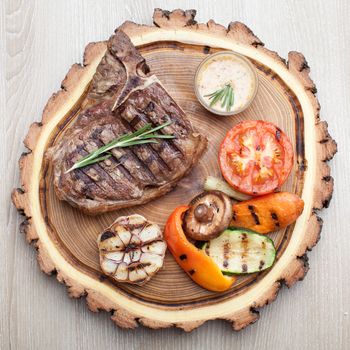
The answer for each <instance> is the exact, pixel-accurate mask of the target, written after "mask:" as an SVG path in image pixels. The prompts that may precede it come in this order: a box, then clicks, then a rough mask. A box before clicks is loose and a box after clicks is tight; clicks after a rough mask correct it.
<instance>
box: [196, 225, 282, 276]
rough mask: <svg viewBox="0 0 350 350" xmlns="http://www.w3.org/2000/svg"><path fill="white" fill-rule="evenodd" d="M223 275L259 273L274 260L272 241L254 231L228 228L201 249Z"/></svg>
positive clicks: (274, 251) (274, 252) (274, 250)
mask: <svg viewBox="0 0 350 350" xmlns="http://www.w3.org/2000/svg"><path fill="white" fill-rule="evenodd" d="M202 249H203V250H204V251H205V252H206V254H207V255H209V256H210V257H211V258H212V259H213V260H214V261H215V263H216V264H217V265H218V266H219V267H220V269H221V271H222V272H223V273H224V274H228V275H230V274H246V273H254V272H260V271H263V270H266V269H268V268H269V267H271V266H272V265H273V263H274V261H275V258H276V249H275V246H274V244H273V241H272V240H271V239H270V238H269V237H267V236H263V235H261V234H259V233H256V232H254V231H250V230H246V229H238V228H237V229H236V228H233V229H232V228H230V229H227V230H225V231H224V232H223V233H222V234H221V235H220V236H219V237H217V238H215V239H213V240H211V241H209V242H207V243H206V244H205V245H204V246H203V248H202Z"/></svg>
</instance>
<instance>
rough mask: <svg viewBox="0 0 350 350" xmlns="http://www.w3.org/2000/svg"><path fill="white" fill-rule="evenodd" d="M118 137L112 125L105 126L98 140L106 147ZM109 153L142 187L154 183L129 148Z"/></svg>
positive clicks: (150, 174) (147, 170)
mask: <svg viewBox="0 0 350 350" xmlns="http://www.w3.org/2000/svg"><path fill="white" fill-rule="evenodd" d="M118 136H120V135H117V134H116V133H115V132H114V130H113V127H112V125H107V126H106V127H105V128H104V130H103V131H102V132H101V134H100V136H99V140H100V141H101V142H102V143H103V144H104V145H106V144H108V143H109V142H111V141H112V140H113V139H115V138H117V137H118ZM110 152H111V153H112V155H113V157H114V158H115V159H117V160H118V162H119V163H121V164H122V165H123V167H124V168H125V169H126V170H127V171H128V172H129V173H130V175H131V176H132V177H134V178H136V179H138V180H139V181H140V182H141V183H143V184H144V185H149V184H152V183H155V182H156V178H155V177H154V175H153V174H152V172H151V171H150V170H149V169H148V168H147V167H144V166H143V165H142V163H141V162H140V160H139V159H138V158H137V156H136V155H135V154H134V153H133V152H132V150H131V149H130V148H113V149H111V150H110Z"/></svg>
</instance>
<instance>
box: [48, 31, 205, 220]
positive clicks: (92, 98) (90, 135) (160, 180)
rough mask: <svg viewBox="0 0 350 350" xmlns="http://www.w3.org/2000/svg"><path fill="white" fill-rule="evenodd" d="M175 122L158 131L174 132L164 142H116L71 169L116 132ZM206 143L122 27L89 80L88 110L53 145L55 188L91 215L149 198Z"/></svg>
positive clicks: (188, 166) (183, 170)
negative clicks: (102, 155) (99, 157)
mask: <svg viewBox="0 0 350 350" xmlns="http://www.w3.org/2000/svg"><path fill="white" fill-rule="evenodd" d="M168 120H170V121H171V122H172V123H171V124H170V125H169V126H166V127H164V128H163V129H161V130H160V131H159V132H161V133H164V134H171V135H174V136H175V138H174V139H161V140H158V141H159V143H158V144H144V145H138V146H132V147H128V148H114V149H113V150H112V151H111V153H112V156H111V157H110V158H108V159H106V160H104V161H102V162H100V163H95V164H93V165H89V166H86V167H83V168H79V169H75V170H73V171H71V172H68V173H66V171H67V169H69V168H70V167H71V166H72V165H73V164H74V163H75V162H76V161H78V160H80V159H81V158H82V157H83V156H85V155H87V154H89V153H90V152H92V151H94V150H96V149H97V148H99V147H101V146H103V145H105V144H107V143H109V142H110V141H112V140H113V139H115V138H116V137H118V136H120V135H123V134H125V133H128V132H132V131H135V130H137V129H140V128H141V127H143V126H144V125H145V124H147V123H151V124H152V126H153V127H156V126H158V125H161V124H164V123H165V122H166V121H168ZM206 145H207V141H206V138H205V137H203V136H202V135H200V134H198V133H195V132H194V130H193V128H192V126H191V123H190V121H189V120H188V118H187V117H186V115H185V113H184V111H183V110H182V109H181V108H180V107H179V106H178V105H177V103H176V102H175V101H174V100H173V99H172V98H171V96H170V95H169V94H168V92H167V91H166V90H165V89H164V87H163V86H162V84H161V83H160V81H159V80H158V79H157V77H156V76H154V75H150V74H149V68H148V66H147V64H146V63H145V59H144V58H143V57H142V56H141V55H140V54H139V52H138V51H137V50H136V48H135V47H134V46H133V44H132V43H131V41H130V39H129V37H128V36H127V35H126V34H125V33H123V32H122V31H121V30H117V31H116V32H115V34H114V35H112V36H111V38H110V39H109V41H108V45H107V51H106V54H105V56H104V57H103V59H102V60H101V62H100V64H99V66H98V68H97V71H96V73H95V75H94V77H93V80H92V82H91V86H90V88H89V91H88V93H87V97H86V98H85V100H84V101H83V102H82V111H81V112H80V114H79V115H78V116H77V117H76V119H75V121H74V122H73V123H72V124H71V125H70V126H69V127H68V128H67V130H66V131H65V133H64V134H63V136H62V137H61V138H60V140H59V141H58V142H57V143H56V145H54V146H53V147H51V148H50V149H49V150H48V152H47V155H48V158H50V159H51V161H52V166H53V174H54V187H55V192H56V194H57V196H58V198H59V199H61V200H66V201H67V202H69V203H70V204H71V205H73V206H74V207H78V208H79V209H81V210H83V211H84V212H85V213H88V214H98V213H102V212H106V211H111V210H116V209H119V208H125V207H130V206H133V205H138V204H142V203H146V202H148V201H150V200H152V199H154V198H157V197H160V196H162V195H164V194H165V193H167V192H168V191H170V190H171V189H172V188H173V187H174V186H175V185H176V183H177V182H178V181H179V180H180V179H181V178H182V177H183V176H185V175H186V174H187V173H188V172H189V171H190V170H191V168H192V167H193V166H194V165H195V164H196V163H197V161H198V159H199V158H200V156H201V155H202V153H203V151H204V150H205V148H206Z"/></svg>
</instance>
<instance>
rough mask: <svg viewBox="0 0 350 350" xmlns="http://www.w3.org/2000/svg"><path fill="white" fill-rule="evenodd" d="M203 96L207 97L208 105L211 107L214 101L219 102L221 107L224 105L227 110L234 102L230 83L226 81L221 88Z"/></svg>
mask: <svg viewBox="0 0 350 350" xmlns="http://www.w3.org/2000/svg"><path fill="white" fill-rule="evenodd" d="M204 96H205V97H209V100H211V101H210V105H209V106H210V107H213V106H214V105H215V104H216V103H218V102H221V107H222V108H224V107H226V111H227V112H229V111H230V110H231V108H232V106H233V104H234V93H233V88H232V86H231V84H230V83H227V84H225V86H224V87H222V88H221V89H218V90H216V91H214V92H212V93H211V94H208V95H204Z"/></svg>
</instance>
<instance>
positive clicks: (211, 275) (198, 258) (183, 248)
mask: <svg viewBox="0 0 350 350" xmlns="http://www.w3.org/2000/svg"><path fill="white" fill-rule="evenodd" d="M187 209H188V206H180V207H178V208H176V209H175V210H174V211H173V213H172V214H171V215H170V216H169V218H168V221H167V223H166V225H165V232H164V238H165V240H166V242H167V245H168V248H169V250H170V252H171V254H172V255H173V256H174V258H175V260H176V262H177V263H178V264H179V265H180V266H181V267H182V268H183V269H184V270H185V272H186V273H187V274H188V275H189V276H190V277H191V278H192V280H193V281H194V282H196V283H197V284H199V285H200V286H201V287H203V288H205V289H208V290H211V291H214V292H223V291H225V290H227V289H229V288H230V287H231V286H232V284H233V283H234V282H235V281H236V278H235V277H233V276H225V275H224V274H223V273H222V272H221V270H220V268H219V267H218V266H217V265H216V264H215V262H214V261H213V260H212V259H211V258H210V257H209V256H208V255H207V254H205V252H204V251H202V250H200V249H198V248H197V247H196V246H194V245H193V244H192V243H191V242H189V241H188V240H187V238H186V236H185V233H184V231H183V229H182V216H183V213H184V212H185V211H186V210H187Z"/></svg>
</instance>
